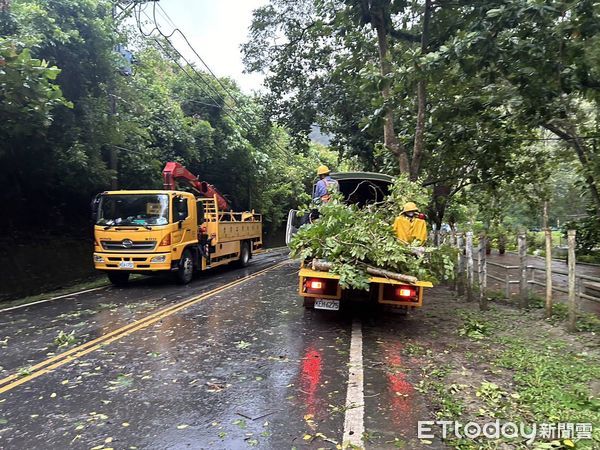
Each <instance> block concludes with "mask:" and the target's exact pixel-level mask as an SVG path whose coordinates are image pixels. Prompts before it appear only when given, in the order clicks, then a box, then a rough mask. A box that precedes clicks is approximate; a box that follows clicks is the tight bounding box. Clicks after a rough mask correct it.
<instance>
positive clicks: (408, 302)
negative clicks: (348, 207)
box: [286, 172, 433, 312]
mask: <svg viewBox="0 0 600 450" xmlns="http://www.w3.org/2000/svg"><path fill="white" fill-rule="evenodd" d="M331 177H332V178H333V179H334V180H336V181H337V182H338V187H339V191H340V193H341V194H342V196H343V197H344V199H345V202H346V203H347V204H353V205H357V206H358V207H363V206H365V205H367V204H369V203H378V202H381V201H383V200H384V198H385V197H386V196H387V195H388V194H389V190H390V187H391V185H392V183H393V178H392V177H391V176H389V175H385V174H380V173H369V172H344V173H332V174H331ZM314 197H315V195H314V192H313V198H314ZM315 213H316V212H315V211H313V212H311V213H309V214H307V215H301V214H299V213H298V211H296V210H291V211H290V212H289V214H288V222H287V229H286V244H289V243H290V241H291V239H292V236H293V235H294V234H296V232H297V231H298V229H299V228H300V227H301V226H302V225H305V224H307V223H310V222H311V221H312V220H319V219H318V216H317V215H316V214H315ZM323 265H326V264H322V263H321V264H320V266H323ZM318 266H319V264H318V265H317V267H315V266H313V265H311V264H310V263H309V264H305V263H304V262H303V263H302V266H301V267H300V272H299V273H298V294H299V295H300V296H301V297H303V299H304V307H305V308H308V309H313V308H314V309H325V310H334V311H337V310H339V309H340V306H341V304H343V303H347V302H348V301H351V300H363V301H368V302H372V303H374V304H380V305H386V306H387V307H390V308H393V309H397V310H400V311H403V312H405V311H408V310H410V309H415V308H419V307H421V306H422V305H423V291H424V289H425V288H430V287H433V285H432V283H430V282H428V281H418V280H417V279H416V278H414V279H413V277H406V280H402V281H400V280H398V279H394V278H392V277H391V276H386V271H384V270H382V271H380V272H381V273H380V274H379V275H374V276H372V277H371V278H370V279H369V290H368V291H356V290H344V289H342V288H341V286H340V284H339V280H340V277H339V276H338V275H335V274H332V273H330V272H329V271H327V270H322V268H320V267H318ZM390 275H391V274H390Z"/></svg>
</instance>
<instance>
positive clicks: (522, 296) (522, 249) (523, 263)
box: [518, 233, 529, 308]
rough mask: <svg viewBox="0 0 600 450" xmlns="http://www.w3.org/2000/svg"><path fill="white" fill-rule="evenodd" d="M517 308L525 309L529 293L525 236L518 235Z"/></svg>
mask: <svg viewBox="0 0 600 450" xmlns="http://www.w3.org/2000/svg"><path fill="white" fill-rule="evenodd" d="M518 241H519V306H520V307H521V308H527V306H528V305H529V292H528V289H527V235H525V234H523V233H521V234H519V238H518Z"/></svg>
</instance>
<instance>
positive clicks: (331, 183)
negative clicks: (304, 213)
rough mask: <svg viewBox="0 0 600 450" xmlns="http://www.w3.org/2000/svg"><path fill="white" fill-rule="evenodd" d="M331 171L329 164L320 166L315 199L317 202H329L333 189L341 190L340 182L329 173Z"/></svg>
mask: <svg viewBox="0 0 600 450" xmlns="http://www.w3.org/2000/svg"><path fill="white" fill-rule="evenodd" d="M330 172H331V171H330V170H329V167H327V166H319V167H318V169H317V176H318V177H319V181H317V185H316V186H315V194H314V196H313V200H314V202H315V203H327V202H328V201H329V200H331V191H337V190H339V184H338V182H337V181H336V180H334V179H333V178H331V176H330V175H329V173H330Z"/></svg>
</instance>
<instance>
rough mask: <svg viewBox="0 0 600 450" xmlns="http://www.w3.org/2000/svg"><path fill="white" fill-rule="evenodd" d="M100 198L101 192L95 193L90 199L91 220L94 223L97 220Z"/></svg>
mask: <svg viewBox="0 0 600 450" xmlns="http://www.w3.org/2000/svg"><path fill="white" fill-rule="evenodd" d="M101 198H102V194H97V195H96V196H95V197H94V198H93V199H92V203H91V209H92V211H91V213H92V221H93V222H94V223H96V221H97V220H98V207H99V206H100V199H101Z"/></svg>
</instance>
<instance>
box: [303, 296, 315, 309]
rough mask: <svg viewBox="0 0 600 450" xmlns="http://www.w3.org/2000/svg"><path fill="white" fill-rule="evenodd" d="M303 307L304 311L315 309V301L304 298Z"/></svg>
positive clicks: (310, 298)
mask: <svg viewBox="0 0 600 450" xmlns="http://www.w3.org/2000/svg"><path fill="white" fill-rule="evenodd" d="M303 303H304V307H305V308H306V309H315V299H314V298H312V297H304V302H303Z"/></svg>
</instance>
